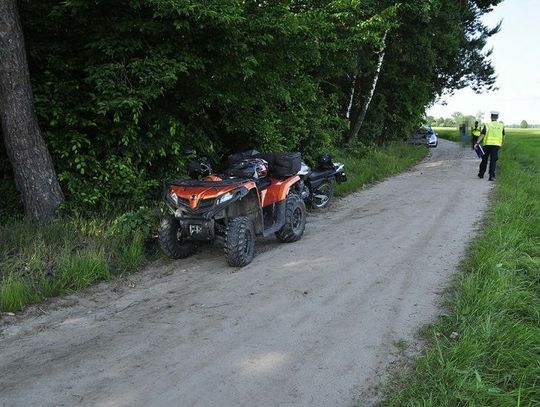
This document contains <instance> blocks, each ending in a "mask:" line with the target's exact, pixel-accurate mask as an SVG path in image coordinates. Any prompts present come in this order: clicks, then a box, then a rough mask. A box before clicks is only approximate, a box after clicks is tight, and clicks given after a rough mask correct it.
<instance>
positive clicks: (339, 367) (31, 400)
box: [0, 140, 492, 407]
mask: <svg viewBox="0 0 540 407" xmlns="http://www.w3.org/2000/svg"><path fill="white" fill-rule="evenodd" d="M477 164H478V161H477V160H475V159H474V157H473V155H472V153H471V152H470V150H467V149H463V148H462V147H460V146H459V145H457V144H454V143H450V142H446V141H444V140H441V141H440V144H439V147H438V148H436V149H434V150H432V151H431V156H430V157H429V158H428V159H426V160H425V161H424V162H422V163H421V164H419V165H418V166H416V167H415V168H414V169H412V170H411V171H409V172H407V173H404V174H402V175H399V176H396V177H393V178H391V179H388V180H386V181H384V182H382V183H379V184H377V185H375V186H373V187H371V188H369V189H366V190H364V191H360V192H358V193H355V194H352V195H349V196H348V197H346V198H344V199H342V200H339V201H337V202H336V203H335V204H334V205H333V206H332V208H331V209H330V211H329V212H327V213H324V214H313V215H310V216H309V218H308V224H307V227H306V234H305V236H304V238H303V239H302V240H301V241H299V242H296V243H292V244H279V243H276V241H275V240H273V239H267V240H264V241H262V242H258V254H257V255H256V257H255V260H254V261H253V263H252V264H251V265H249V266H248V267H245V268H243V269H240V270H234V269H231V268H229V267H227V266H226V265H225V260H224V258H223V256H222V253H221V252H220V251H219V250H217V249H206V250H203V251H202V252H200V253H198V254H197V255H196V256H194V257H192V258H190V259H187V260H181V261H175V262H169V263H167V264H165V265H163V266H159V267H153V268H149V269H147V270H145V271H144V272H142V273H139V274H137V275H136V276H133V277H131V279H130V280H129V281H125V280H122V281H118V282H116V283H109V284H101V285H100V286H98V287H94V288H93V289H91V290H89V291H88V292H87V293H84V294H83V295H80V296H71V297H68V298H65V299H61V300H56V301H54V302H53V304H52V305H50V306H47V307H46V308H43V307H42V308H43V312H42V311H40V310H39V308H33V309H32V310H30V311H29V312H28V313H27V315H25V316H22V317H17V318H16V319H15V320H14V321H7V322H6V318H4V321H3V322H2V323H1V324H0V405H1V406H25V407H28V406H74V405H75V406H78V405H83V406H103V407H105V406H107V407H113V406H114V407H124V406H125V407H127V406H130V407H133V406H205V407H206V406H220V407H227V406H234V407H240V406H250V407H252V406H312V407H313V406H350V405H352V404H353V400H355V399H356V398H357V397H359V396H360V399H362V398H363V397H365V396H364V395H365V394H366V393H365V390H366V389H367V387H369V386H370V385H372V384H373V383H375V382H376V381H377V380H379V378H380V375H381V374H382V373H384V372H385V370H386V369H387V367H388V365H389V363H391V361H392V360H393V359H394V358H395V355H394V353H395V351H396V348H395V346H394V344H395V342H396V341H398V340H406V341H413V337H414V333H415V332H416V331H417V330H418V328H419V327H421V326H422V325H423V324H424V323H426V322H429V321H430V320H432V319H433V318H434V316H436V315H437V313H438V312H439V311H438V308H437V304H438V302H439V300H440V293H441V291H442V290H443V289H444V287H445V286H446V285H447V284H448V282H449V281H450V279H451V277H452V274H453V273H455V272H456V267H457V265H458V263H459V260H460V258H461V257H462V256H463V254H464V250H465V248H466V245H467V243H468V241H469V240H470V239H471V237H472V235H473V233H474V231H475V228H476V227H477V226H478V220H479V218H478V216H479V215H478V214H479V210H480V208H482V207H484V205H486V203H487V196H488V192H489V190H490V189H491V187H492V184H490V183H489V182H488V181H486V180H479V179H478V178H477V177H476V172H475V171H476V166H477ZM66 303H67V304H66ZM66 305H67V306H66Z"/></svg>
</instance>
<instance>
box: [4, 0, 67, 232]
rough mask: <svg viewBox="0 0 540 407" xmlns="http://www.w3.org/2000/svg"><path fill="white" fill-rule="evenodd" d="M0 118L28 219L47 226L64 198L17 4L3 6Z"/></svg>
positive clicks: (10, 2)
mask: <svg viewBox="0 0 540 407" xmlns="http://www.w3.org/2000/svg"><path fill="white" fill-rule="evenodd" d="M0 118H1V121H2V133H3V135H4V140H5V147H6V151H7V154H8V157H9V160H10V162H11V164H12V166H13V173H14V176H15V182H16V185H17V188H18V190H19V191H20V193H21V197H22V200H23V204H24V209H25V214H26V215H27V216H28V217H29V218H30V219H33V220H36V221H38V222H46V221H48V220H50V219H51V218H52V217H53V216H54V211H55V210H56V208H57V207H58V205H60V203H62V201H63V200H64V196H63V194H62V190H61V189H60V185H59V184H58V180H57V178H56V172H55V170H54V166H53V162H52V160H51V156H50V155H49V151H48V150H47V146H46V145H45V142H44V141H43V138H42V137H41V132H40V129H39V125H38V121H37V117H36V113H35V111H34V105H33V99H32V88H31V85H30V76H29V72H28V64H27V61H26V52H25V48H24V37H23V33H22V29H21V24H20V21H19V15H18V11H17V5H16V2H15V0H2V1H1V2H0Z"/></svg>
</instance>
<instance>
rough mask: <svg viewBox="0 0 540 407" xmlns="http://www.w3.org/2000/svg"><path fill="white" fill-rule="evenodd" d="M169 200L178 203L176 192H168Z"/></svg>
mask: <svg viewBox="0 0 540 407" xmlns="http://www.w3.org/2000/svg"><path fill="white" fill-rule="evenodd" d="M169 196H170V198H171V200H172V201H173V202H174V203H175V205H178V195H176V193H174V192H171V193H170V194H169Z"/></svg>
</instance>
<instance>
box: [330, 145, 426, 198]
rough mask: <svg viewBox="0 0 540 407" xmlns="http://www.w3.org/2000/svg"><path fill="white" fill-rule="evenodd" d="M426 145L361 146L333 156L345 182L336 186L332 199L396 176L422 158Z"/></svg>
mask: <svg viewBox="0 0 540 407" xmlns="http://www.w3.org/2000/svg"><path fill="white" fill-rule="evenodd" d="M426 152H427V148H426V146H423V145H422V146H415V145H411V144H405V143H403V142H393V143H389V144H388V145H386V146H384V147H375V146H371V147H362V148H361V149H357V150H351V151H347V152H345V151H341V152H338V153H337V154H335V156H336V157H335V161H339V162H342V163H344V164H345V172H346V173H347V182H345V183H343V184H338V185H337V187H336V191H335V192H336V196H342V195H345V194H348V193H351V192H354V191H356V190H358V189H359V188H362V187H363V186H365V185H368V184H370V183H372V182H375V181H379V180H381V179H383V178H385V177H388V176H390V175H393V174H396V173H398V172H400V171H403V170H404V169H407V168H409V167H411V166H412V165H414V164H416V163H417V162H418V161H420V160H421V159H422V158H424V157H425V155H426Z"/></svg>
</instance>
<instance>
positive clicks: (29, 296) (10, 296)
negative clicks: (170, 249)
mask: <svg viewBox="0 0 540 407" xmlns="http://www.w3.org/2000/svg"><path fill="white" fill-rule="evenodd" d="M156 212H157V211H152V210H148V209H139V210H138V211H134V212H127V213H124V214H123V215H121V216H118V217H111V218H110V219H109V220H98V219H81V218H60V219H57V220H55V221H54V222H53V223H51V224H49V225H46V226H36V225H34V224H31V223H28V222H24V221H20V220H11V221H8V222H7V223H6V224H4V225H3V226H0V236H1V239H0V310H1V311H17V310H20V309H22V308H23V307H24V306H25V305H27V304H31V303H36V302H39V301H42V300H44V299H45V298H49V297H54V296H57V295H61V294H65V293H69V292H73V291H76V290H79V289H81V288H84V287H86V286H88V285H90V284H93V283H95V282H97V281H101V280H108V279H110V278H112V277H114V276H118V275H122V274H124V273H127V272H131V271H134V270H137V269H139V268H140V267H141V266H142V265H143V264H144V263H145V261H146V260H147V258H148V256H149V254H151V253H152V252H153V251H154V249H153V247H152V243H151V242H152V240H151V239H152V233H151V231H152V230H153V225H154V224H155V223H156V222H157V213H156Z"/></svg>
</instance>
